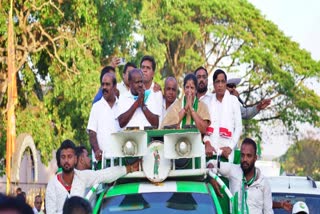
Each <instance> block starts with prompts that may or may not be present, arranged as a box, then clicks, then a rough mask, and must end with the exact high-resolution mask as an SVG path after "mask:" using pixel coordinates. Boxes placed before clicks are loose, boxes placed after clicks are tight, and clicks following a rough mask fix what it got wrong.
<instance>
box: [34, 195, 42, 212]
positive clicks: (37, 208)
mask: <svg viewBox="0 0 320 214" xmlns="http://www.w3.org/2000/svg"><path fill="white" fill-rule="evenodd" d="M41 206H42V198H41V196H40V195H37V196H36V197H35V198H34V207H33V208H32V210H33V213H34V214H42V213H43V212H42V211H41Z"/></svg>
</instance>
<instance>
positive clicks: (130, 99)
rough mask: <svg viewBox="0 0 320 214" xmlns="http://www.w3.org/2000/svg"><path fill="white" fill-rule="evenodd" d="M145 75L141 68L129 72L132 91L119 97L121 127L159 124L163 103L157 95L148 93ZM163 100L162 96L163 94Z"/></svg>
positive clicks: (142, 126)
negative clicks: (145, 86)
mask: <svg viewBox="0 0 320 214" xmlns="http://www.w3.org/2000/svg"><path fill="white" fill-rule="evenodd" d="M143 78H144V76H143V74H142V71H141V70H140V69H133V70H131V71H130V72H129V77H128V79H129V84H130V93H127V94H124V96H121V97H120V99H119V111H118V114H117V115H118V116H117V118H118V121H119V125H120V127H121V128H128V127H139V129H141V130H143V129H144V127H150V126H152V127H154V128H158V126H159V117H160V116H161V105H160V107H159V105H158V102H159V101H158V100H157V97H156V96H152V93H150V91H149V93H146V90H145V89H144V84H143V83H144V80H143ZM161 102H162V96H161Z"/></svg>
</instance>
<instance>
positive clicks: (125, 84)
mask: <svg viewBox="0 0 320 214" xmlns="http://www.w3.org/2000/svg"><path fill="white" fill-rule="evenodd" d="M134 68H137V66H136V65H135V64H134V63H132V62H127V63H126V64H125V65H124V68H123V73H122V81H121V82H120V83H118V84H117V89H118V90H119V93H120V95H121V94H124V93H127V92H129V91H130V85H129V80H128V75H129V71H131V70H132V69H134Z"/></svg>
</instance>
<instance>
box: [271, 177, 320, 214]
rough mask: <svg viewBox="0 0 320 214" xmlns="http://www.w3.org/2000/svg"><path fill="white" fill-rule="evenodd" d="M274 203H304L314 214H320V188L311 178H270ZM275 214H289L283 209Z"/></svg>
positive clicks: (275, 211) (275, 210) (277, 210)
mask: <svg viewBox="0 0 320 214" xmlns="http://www.w3.org/2000/svg"><path fill="white" fill-rule="evenodd" d="M268 179H269V183H270V186H271V191H272V197H273V200H274V201H290V203H291V204H292V205H293V204H294V203H295V202H297V201H304V202H305V203H306V204H307V206H308V207H309V212H310V213H312V214H320V188H317V184H316V182H315V181H314V180H313V179H312V178H311V177H303V176H276V177H269V178H268ZM274 213H275V214H289V213H288V211H285V210H283V209H274Z"/></svg>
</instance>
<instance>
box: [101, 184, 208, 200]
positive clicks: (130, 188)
mask: <svg viewBox="0 0 320 214" xmlns="http://www.w3.org/2000/svg"><path fill="white" fill-rule="evenodd" d="M154 192H191V193H203V194H207V193H208V188H207V185H206V183H205V182H196V181H166V182H162V183H159V184H154V183H150V182H135V183H126V184H117V185H115V186H112V187H111V188H110V189H109V190H108V191H107V194H106V197H107V198H108V197H113V196H117V195H128V194H137V193H154Z"/></svg>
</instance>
